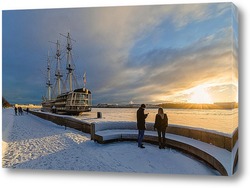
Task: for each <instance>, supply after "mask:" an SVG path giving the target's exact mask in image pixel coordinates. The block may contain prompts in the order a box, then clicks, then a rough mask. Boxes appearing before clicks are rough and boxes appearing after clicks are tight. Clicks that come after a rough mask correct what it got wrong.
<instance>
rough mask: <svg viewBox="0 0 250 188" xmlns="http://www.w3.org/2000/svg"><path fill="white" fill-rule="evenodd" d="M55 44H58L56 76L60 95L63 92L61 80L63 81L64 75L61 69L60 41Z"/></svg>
mask: <svg viewBox="0 0 250 188" xmlns="http://www.w3.org/2000/svg"><path fill="white" fill-rule="evenodd" d="M55 44H56V60H57V64H56V72H55V76H56V85H57V92H58V95H60V94H61V93H62V91H61V82H62V77H63V75H62V73H61V70H60V60H61V58H60V56H61V52H60V44H59V41H58V40H57V42H56V43H55Z"/></svg>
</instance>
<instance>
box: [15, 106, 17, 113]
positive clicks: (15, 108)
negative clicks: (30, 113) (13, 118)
mask: <svg viewBox="0 0 250 188" xmlns="http://www.w3.org/2000/svg"><path fill="white" fill-rule="evenodd" d="M15 115H17V107H16V106H15Z"/></svg>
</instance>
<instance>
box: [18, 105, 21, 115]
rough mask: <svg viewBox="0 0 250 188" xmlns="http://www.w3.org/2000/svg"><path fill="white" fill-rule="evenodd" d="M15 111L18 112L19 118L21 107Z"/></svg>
mask: <svg viewBox="0 0 250 188" xmlns="http://www.w3.org/2000/svg"><path fill="white" fill-rule="evenodd" d="M17 110H18V115H19V116H20V115H21V107H20V106H18V108H17Z"/></svg>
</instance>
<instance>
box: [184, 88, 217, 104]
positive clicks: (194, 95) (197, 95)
mask: <svg viewBox="0 0 250 188" xmlns="http://www.w3.org/2000/svg"><path fill="white" fill-rule="evenodd" d="M189 102H190V103H196V104H212V103H213V101H212V99H211V97H210V95H209V94H208V92H207V91H206V89H205V88H203V87H201V86H198V87H196V88H194V89H193V91H192V92H191V97H190V99H189Z"/></svg>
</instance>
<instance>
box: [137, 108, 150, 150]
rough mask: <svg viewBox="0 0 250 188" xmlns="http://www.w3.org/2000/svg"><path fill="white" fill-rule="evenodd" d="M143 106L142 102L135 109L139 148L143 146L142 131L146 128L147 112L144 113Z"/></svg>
mask: <svg viewBox="0 0 250 188" xmlns="http://www.w3.org/2000/svg"><path fill="white" fill-rule="evenodd" d="M145 108H146V105H145V104H142V105H141V107H140V108H139V109H138V110H137V129H138V147H140V148H145V147H144V146H143V144H142V140H143V137H144V132H145V130H146V126H145V119H146V118H147V117H148V114H145V113H144V110H145Z"/></svg>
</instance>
